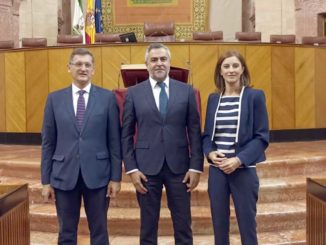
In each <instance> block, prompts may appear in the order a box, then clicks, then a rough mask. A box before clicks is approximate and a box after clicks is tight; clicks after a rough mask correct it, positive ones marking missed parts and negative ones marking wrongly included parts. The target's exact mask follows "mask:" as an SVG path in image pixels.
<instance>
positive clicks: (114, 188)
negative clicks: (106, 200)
mask: <svg viewBox="0 0 326 245" xmlns="http://www.w3.org/2000/svg"><path fill="white" fill-rule="evenodd" d="M120 189H121V183H120V182H118V181H110V182H109V185H108V192H107V194H106V196H107V197H110V198H115V197H116V196H117V195H118V193H119V192H120Z"/></svg>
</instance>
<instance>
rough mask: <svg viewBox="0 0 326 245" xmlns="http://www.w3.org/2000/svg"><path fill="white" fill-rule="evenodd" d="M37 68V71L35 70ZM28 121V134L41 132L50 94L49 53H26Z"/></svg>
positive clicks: (42, 51) (41, 51) (40, 51)
mask: <svg viewBox="0 0 326 245" xmlns="http://www.w3.org/2000/svg"><path fill="white" fill-rule="evenodd" d="M35 68H37V69H35ZM25 69H26V119H27V128H26V131H27V132H39V130H40V128H41V127H42V120H40V118H43V108H42V106H41V105H44V104H45V101H46V97H47V95H48V92H49V77H48V70H49V67H48V51H47V50H37V51H26V52H25Z"/></svg>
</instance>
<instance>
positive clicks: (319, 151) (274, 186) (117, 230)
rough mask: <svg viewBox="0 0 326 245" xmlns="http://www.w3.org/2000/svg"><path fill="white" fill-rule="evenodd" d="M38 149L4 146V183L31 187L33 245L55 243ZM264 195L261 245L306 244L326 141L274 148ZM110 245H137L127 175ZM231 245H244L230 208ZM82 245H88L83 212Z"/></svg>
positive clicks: (263, 171)
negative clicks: (309, 200)
mask: <svg viewBox="0 0 326 245" xmlns="http://www.w3.org/2000/svg"><path fill="white" fill-rule="evenodd" d="M40 155H41V154H40V146H22V145H0V182H2V183H15V184H17V183H29V192H30V220H31V244H33V245H41V244H44V245H47V244H56V239H57V229H58V225H57V218H56V212H55V208H54V205H53V204H44V203H43V202H42V199H41V184H40ZM207 168H208V167H207V164H206V166H205V172H204V174H203V176H202V178H201V182H200V184H199V186H198V188H197V189H196V190H195V191H194V192H193V193H192V216H193V232H194V244H195V245H197V244H198V245H211V244H213V240H214V237H213V235H212V234H213V233H212V224H211V216H210V209H209V200H208V196H207V172H208V171H207ZM257 171H258V175H259V177H260V193H259V202H258V208H257V209H258V212H257V224H258V227H257V229H258V232H259V234H258V236H259V244H261V245H267V244H270V245H271V244H278V245H281V244H282V245H285V244H292V245H298V244H305V215H306V205H305V193H306V192H305V187H306V177H316V176H324V177H325V176H326V141H313V142H291V143H272V144H271V145H270V147H269V148H268V150H267V160H266V161H265V162H263V163H260V164H259V165H258V167H257ZM165 199H166V198H165V195H164V196H163V202H162V211H161V219H160V228H159V234H160V236H159V244H161V245H168V244H169V245H170V244H171V245H172V244H174V241H173V235H172V234H173V230H172V228H171V227H172V223H171V218H170V214H169V211H168V209H167V205H166V200H165ZM108 218H109V222H108V224H109V233H110V240H111V245H129V244H130V245H135V244H139V242H138V234H139V209H138V205H137V201H136V197H135V191H134V188H133V186H132V184H131V183H130V181H129V178H128V177H127V176H125V175H124V177H123V182H122V190H121V192H120V194H119V196H118V198H117V199H116V200H113V201H112V202H111V204H110V209H109V213H108ZM230 233H231V244H232V245H237V244H241V242H240V238H239V233H238V229H237V223H236V218H235V214H234V209H233V207H231V226H230ZM78 244H89V238H88V228H87V221H86V217H85V214H84V212H83V210H82V214H81V221H80V226H79V241H78Z"/></svg>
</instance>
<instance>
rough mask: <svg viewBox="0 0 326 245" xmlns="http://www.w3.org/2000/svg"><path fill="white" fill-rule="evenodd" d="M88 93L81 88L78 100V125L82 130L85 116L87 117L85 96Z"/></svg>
mask: <svg viewBox="0 0 326 245" xmlns="http://www.w3.org/2000/svg"><path fill="white" fill-rule="evenodd" d="M85 93H86V91H85V90H79V91H78V94H79V97H78V100H77V112H76V120H77V125H78V128H79V130H81V128H82V126H83V122H84V117H85V109H86V107H85V98H84V94H85Z"/></svg>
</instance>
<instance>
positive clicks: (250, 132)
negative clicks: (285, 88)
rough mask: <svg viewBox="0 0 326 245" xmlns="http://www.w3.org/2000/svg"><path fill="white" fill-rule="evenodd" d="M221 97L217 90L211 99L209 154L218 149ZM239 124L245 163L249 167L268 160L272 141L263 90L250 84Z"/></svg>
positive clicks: (238, 151)
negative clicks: (216, 114) (217, 130)
mask: <svg viewBox="0 0 326 245" xmlns="http://www.w3.org/2000/svg"><path fill="white" fill-rule="evenodd" d="M220 98H221V96H220V94H218V93H213V94H210V96H209V98H208V102H207V110H206V121H205V128H204V133H203V149H204V154H205V155H206V156H207V155H208V154H209V153H210V152H211V151H216V149H217V146H216V144H215V143H214V133H215V126H216V125H215V113H216V110H217V108H218V104H219V101H220ZM238 127H239V130H238V142H236V145H235V146H236V147H235V153H236V156H237V157H239V159H240V161H241V163H242V164H243V165H244V166H249V165H255V164H256V163H258V162H261V161H264V160H265V159H266V158H265V153H264V152H265V149H266V148H267V146H268V144H269V130H268V115H267V110H266V105H265V95H264V92H263V91H261V90H257V89H252V88H248V87H246V88H244V91H243V95H242V97H241V99H240V121H239V122H238ZM208 161H209V159H208Z"/></svg>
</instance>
